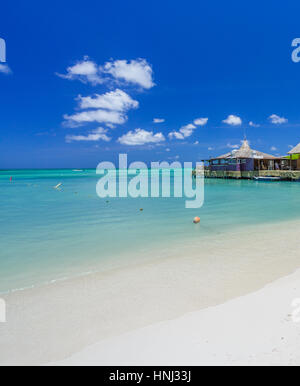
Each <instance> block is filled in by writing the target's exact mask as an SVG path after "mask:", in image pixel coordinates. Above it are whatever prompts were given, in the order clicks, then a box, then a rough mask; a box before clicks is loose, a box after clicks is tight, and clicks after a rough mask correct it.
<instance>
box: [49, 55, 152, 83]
mask: <svg viewBox="0 0 300 386" xmlns="http://www.w3.org/2000/svg"><path fill="white" fill-rule="evenodd" d="M56 75H58V76H60V77H61V78H64V79H69V80H79V81H81V82H83V83H91V84H92V85H97V84H101V83H109V84H114V83H115V82H119V83H120V82H124V83H126V84H134V85H138V86H139V87H142V88H145V89H150V88H152V87H153V86H155V84H154V81H153V70H152V67H151V65H150V64H149V63H148V62H147V60H146V59H133V60H111V61H109V62H106V63H105V64H104V65H102V66H99V65H98V64H97V63H95V62H94V61H92V60H91V59H90V58H89V57H88V56H85V57H84V58H83V60H80V61H78V62H76V63H75V65H73V66H70V67H68V68H67V72H66V74H59V73H57V74H56Z"/></svg>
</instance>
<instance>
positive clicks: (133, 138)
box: [118, 129, 165, 146]
mask: <svg viewBox="0 0 300 386" xmlns="http://www.w3.org/2000/svg"><path fill="white" fill-rule="evenodd" d="M163 141H165V137H164V135H163V134H162V133H157V134H153V132H152V131H146V130H143V129H135V130H134V131H129V132H128V133H127V134H124V135H122V137H120V138H119V139H118V142H120V143H121V144H123V145H130V146H137V145H145V144H148V143H159V142H163Z"/></svg>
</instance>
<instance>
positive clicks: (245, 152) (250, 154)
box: [215, 140, 278, 159]
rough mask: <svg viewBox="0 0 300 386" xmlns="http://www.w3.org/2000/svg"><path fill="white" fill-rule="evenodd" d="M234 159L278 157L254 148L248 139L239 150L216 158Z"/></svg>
mask: <svg viewBox="0 0 300 386" xmlns="http://www.w3.org/2000/svg"><path fill="white" fill-rule="evenodd" d="M228 158H230V159H232V158H256V159H277V158H278V157H274V156H273V155H270V154H266V153H262V152H261V151H258V150H252V149H251V148H250V145H249V142H248V141H247V140H245V141H243V144H242V146H241V147H240V149H238V150H233V151H231V152H230V153H227V154H224V155H221V156H220V157H216V158H215V159H228Z"/></svg>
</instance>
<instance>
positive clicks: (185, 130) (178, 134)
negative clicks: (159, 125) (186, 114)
mask: <svg viewBox="0 0 300 386" xmlns="http://www.w3.org/2000/svg"><path fill="white" fill-rule="evenodd" d="M195 129H196V126H195V125H193V124H192V123H189V124H188V125H185V126H182V127H181V129H179V131H172V132H171V133H169V134H168V136H169V138H170V139H172V138H176V139H184V138H187V137H190V136H191V135H192V134H193V132H194V130H195Z"/></svg>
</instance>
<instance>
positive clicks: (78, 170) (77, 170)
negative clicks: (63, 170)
mask: <svg viewBox="0 0 300 386" xmlns="http://www.w3.org/2000/svg"><path fill="white" fill-rule="evenodd" d="M72 172H83V170H81V169H73V170H72Z"/></svg>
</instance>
